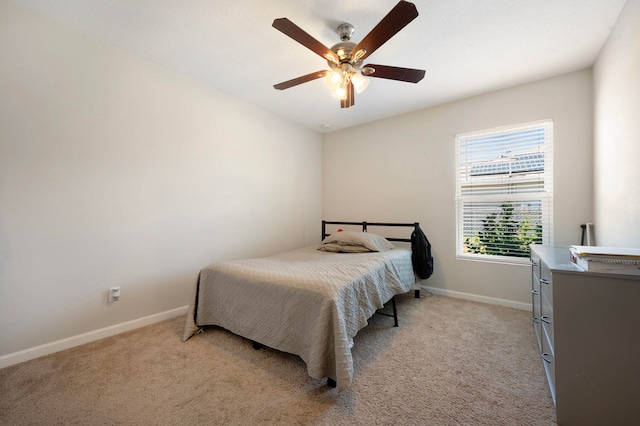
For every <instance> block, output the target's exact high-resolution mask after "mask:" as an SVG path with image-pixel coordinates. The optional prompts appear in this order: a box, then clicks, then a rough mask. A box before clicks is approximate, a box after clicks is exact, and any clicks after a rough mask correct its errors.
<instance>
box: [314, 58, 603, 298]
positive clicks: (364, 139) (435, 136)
mask: <svg viewBox="0 0 640 426" xmlns="http://www.w3.org/2000/svg"><path fill="white" fill-rule="evenodd" d="M591 89H592V74H591V70H590V69H588V70H583V71H578V72H574V73H571V74H566V75H562V76H559V77H555V78H550V79H546V80H542V81H538V82H535V83H531V84H526V85H522V86H517V87H513V88H510V89H505V90H501V91H497V92H492V93H488V94H485V95H480V96H476V97H472V98H469V99H464V100H461V101H458V102H452V103H448V104H445V105H441V106H437V107H433V108H428V109H425V110H422V111H418V112H415V113H411V114H405V115H402V116H398V117H393V118H389V119H387V120H380V121H378V122H375V123H371V124H368V125H364V126H360V127H357V128H351V129H346V130H342V131H338V132H334V133H330V134H328V135H325V136H324V141H323V147H322V150H323V173H322V176H323V197H322V203H323V204H322V205H323V217H324V218H326V219H328V220H357V221H361V220H367V221H403V222H405V221H408V222H414V221H419V222H420V223H421V224H422V228H423V230H424V231H425V233H426V234H427V236H428V238H429V240H430V241H431V244H432V246H433V254H434V257H435V262H436V265H435V273H434V275H433V276H432V277H431V278H430V279H429V280H427V281H426V282H425V285H426V286H429V287H435V288H436V289H437V290H439V291H440V292H442V293H444V294H451V295H456V296H460V297H467V298H470V299H475V300H481V301H488V302H496V303H502V304H507V305H510V306H516V307H521V308H526V307H528V306H530V303H531V301H530V298H531V293H530V268H528V267H524V266H514V265H500V264H495V263H484V262H473V261H464V260H456V257H455V235H456V223H455V173H454V169H455V146H454V137H455V135H456V134H457V133H461V132H469V131H473V130H482V129H488V128H493V127H497V126H503V125H508V124H518V123H524V122H529V121H535V120H540V119H544V118H552V119H553V120H554V138H555V139H554V162H555V164H554V174H555V178H554V187H555V199H554V205H555V207H554V212H555V213H554V221H555V229H554V239H555V243H556V244H576V243H579V242H580V232H581V230H580V224H581V223H584V222H589V221H592V220H593V218H592V201H593V200H592V185H591V182H592V179H591V173H592V170H591V164H592V90H591Z"/></svg>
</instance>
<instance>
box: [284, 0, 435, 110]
mask: <svg viewBox="0 0 640 426" xmlns="http://www.w3.org/2000/svg"><path fill="white" fill-rule="evenodd" d="M417 16H418V10H417V9H416V6H415V5H414V4H413V3H410V2H407V1H400V2H399V3H398V4H397V5H395V7H394V8H393V9H391V11H390V12H389V13H388V14H387V15H386V16H385V17H384V18H382V21H380V22H379V23H378V25H376V26H375V27H374V28H373V29H372V30H371V32H369V34H367V35H366V36H365V37H364V38H363V39H362V40H361V41H360V42H359V43H358V44H356V43H353V42H352V41H350V39H351V36H352V35H353V31H354V28H353V25H351V24H346V23H345V24H342V25H340V26H339V27H338V29H337V31H338V35H339V36H340V39H341V40H342V41H341V42H339V43H337V44H335V45H333V46H332V47H331V48H328V47H326V46H325V45H323V44H322V43H320V42H319V41H318V40H316V39H315V38H313V37H312V36H311V35H309V34H308V33H307V32H305V31H304V30H303V29H302V28H300V27H298V26H297V25H296V24H294V23H293V22H291V21H290V20H288V19H287V18H279V19H275V20H274V21H273V24H272V26H273V27H274V28H275V29H277V30H278V31H281V32H282V33H284V34H285V35H287V36H289V37H291V38H292V39H294V40H295V41H297V42H298V43H300V44H302V45H303V46H305V47H306V48H308V49H310V50H311V51H313V52H315V53H316V54H318V55H320V56H322V57H323V58H325V59H326V60H327V63H328V64H329V67H330V70H321V71H316V72H312V73H311V74H307V75H303V76H301V77H298V78H294V79H293V80H288V81H284V82H282V83H279V84H275V85H274V86H273V87H274V88H276V89H278V90H284V89H288V88H290V87H293V86H297V85H299V84H302V83H306V82H309V81H312V80H316V79H318V78H322V77H325V78H326V81H327V84H328V85H329V87H331V88H332V90H333V96H334V97H335V98H337V99H340V107H341V108H349V107H351V106H353V105H354V92H357V93H362V91H364V89H366V87H367V85H368V84H369V81H368V80H367V79H366V78H365V77H377V78H386V79H389V80H398V81H405V82H409V83H417V82H419V81H420V80H422V78H423V77H424V73H425V71H424V70H418V69H413V68H401V67H392V66H388V65H378V64H366V65H362V62H363V61H364V59H366V58H367V57H368V56H369V55H371V54H372V53H373V52H374V51H375V50H376V49H378V48H379V47H380V46H382V45H383V44H384V43H386V42H387V41H388V40H389V39H390V38H391V37H393V36H394V35H395V34H396V33H398V32H399V31H400V30H401V29H403V28H404V27H405V26H406V25H407V24H408V23H409V22H411V21H413V20H414V19H415V18H416V17H417Z"/></svg>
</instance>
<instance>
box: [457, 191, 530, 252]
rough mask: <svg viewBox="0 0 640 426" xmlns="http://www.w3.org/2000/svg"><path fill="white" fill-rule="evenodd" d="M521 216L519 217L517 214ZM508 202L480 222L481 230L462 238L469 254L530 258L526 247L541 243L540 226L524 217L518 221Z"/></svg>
mask: <svg viewBox="0 0 640 426" xmlns="http://www.w3.org/2000/svg"><path fill="white" fill-rule="evenodd" d="M519 217H521V215H519ZM519 217H516V216H515V215H514V207H513V204H511V203H504V204H502V205H501V211H500V212H497V213H491V214H489V215H487V217H486V218H484V219H483V220H482V231H480V232H478V233H477V234H476V235H474V236H471V237H468V238H466V239H465V245H466V247H467V250H468V252H469V253H475V254H486V255H494V256H515V257H529V245H530V244H539V243H542V225H541V224H532V223H531V220H530V219H529V218H527V217H525V218H524V219H522V220H519Z"/></svg>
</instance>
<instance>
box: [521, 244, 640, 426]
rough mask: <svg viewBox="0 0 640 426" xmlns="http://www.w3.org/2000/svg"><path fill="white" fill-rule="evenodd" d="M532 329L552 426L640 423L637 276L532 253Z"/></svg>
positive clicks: (555, 251) (560, 252)
mask: <svg viewBox="0 0 640 426" xmlns="http://www.w3.org/2000/svg"><path fill="white" fill-rule="evenodd" d="M531 262H532V264H533V272H532V301H533V326H534V330H535V335H536V338H537V341H538V345H539V347H540V354H541V358H542V363H543V364H544V367H545V371H546V374H547V379H548V382H549V388H550V390H551V395H552V397H553V401H554V403H555V405H556V420H557V422H558V424H559V425H562V426H564V425H591V424H593V425H596V424H611V425H613V424H615V425H626V424H634V425H637V424H640V402H639V401H640V277H638V276H633V275H620V274H614V273H610V272H609V273H596V272H586V271H583V270H581V269H580V268H579V267H577V266H576V265H575V264H574V263H572V262H571V260H570V252H569V248H568V247H555V246H544V245H535V244H534V245H532V246H531Z"/></svg>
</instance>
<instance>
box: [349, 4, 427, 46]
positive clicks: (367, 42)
mask: <svg viewBox="0 0 640 426" xmlns="http://www.w3.org/2000/svg"><path fill="white" fill-rule="evenodd" d="M417 16H418V9H416V6H415V5H414V4H413V3H409V2H408V1H400V2H399V3H398V4H396V5H395V7H394V8H393V9H391V11H390V12H389V13H388V14H387V16H385V17H384V18H382V21H380V22H379V23H378V25H376V26H375V28H374V29H372V30H371V31H370V32H369V34H367V35H366V36H365V37H364V38H363V39H362V40H361V41H360V43H358V44H357V45H356V47H355V48H354V49H353V52H358V51H359V50H360V49H364V50H365V53H364V56H362V59H364V58H366V57H367V56H369V55H371V54H372V53H373V52H374V51H375V50H376V49H378V48H379V47H380V46H382V45H383V44H384V43H386V42H387V41H388V40H389V39H390V38H391V37H393V36H394V35H395V34H396V33H397V32H398V31H400V30H401V29H403V28H404V27H405V26H406V25H407V24H408V23H409V22H411V21H413V20H414V19H416V17H417Z"/></svg>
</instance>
